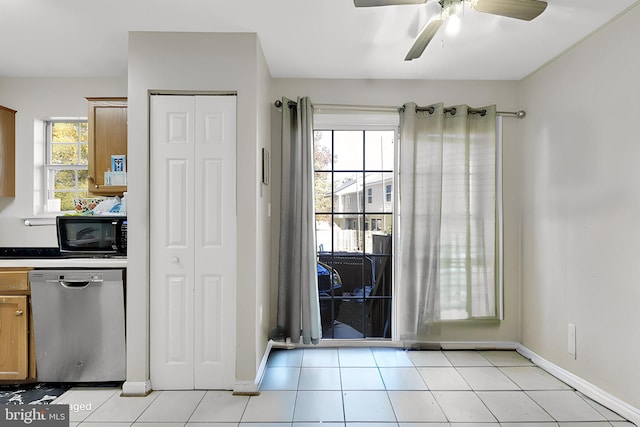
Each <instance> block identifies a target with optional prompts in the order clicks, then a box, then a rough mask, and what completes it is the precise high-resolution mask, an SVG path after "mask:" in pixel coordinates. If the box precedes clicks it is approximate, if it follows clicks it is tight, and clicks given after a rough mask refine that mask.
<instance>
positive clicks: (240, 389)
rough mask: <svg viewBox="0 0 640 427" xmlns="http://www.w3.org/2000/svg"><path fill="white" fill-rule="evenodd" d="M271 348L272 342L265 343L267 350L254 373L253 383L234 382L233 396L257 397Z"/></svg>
mask: <svg viewBox="0 0 640 427" xmlns="http://www.w3.org/2000/svg"><path fill="white" fill-rule="evenodd" d="M272 348H273V341H271V340H270V341H269V342H267V348H266V349H265V351H264V354H263V355H262V360H261V361H260V366H258V371H257V372H256V378H255V380H253V381H236V383H235V384H234V386H233V394H234V395H236V396H257V395H259V394H260V382H262V376H263V375H264V371H265V369H267V360H268V359H269V354H271V349H272Z"/></svg>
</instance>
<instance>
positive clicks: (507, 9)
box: [471, 0, 547, 21]
mask: <svg viewBox="0 0 640 427" xmlns="http://www.w3.org/2000/svg"><path fill="white" fill-rule="evenodd" d="M471 3H472V5H473V7H474V9H475V10H477V11H478V12H484V13H490V14H492V15H500V16H506V17H508V18H516V19H522V20H524V21H531V20H532V19H533V18H536V17H537V16H538V15H540V14H541V13H542V12H544V10H545V9H546V8H547V2H546V1H540V0H477V1H472V2H471Z"/></svg>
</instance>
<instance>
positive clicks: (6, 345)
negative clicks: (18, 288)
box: [0, 295, 29, 380]
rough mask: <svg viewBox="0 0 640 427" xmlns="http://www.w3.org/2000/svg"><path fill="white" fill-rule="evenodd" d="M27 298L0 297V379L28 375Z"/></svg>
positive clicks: (12, 378) (20, 377)
mask: <svg viewBox="0 0 640 427" xmlns="http://www.w3.org/2000/svg"><path fill="white" fill-rule="evenodd" d="M27 298H28V297H27V296H26V295H23V296H0V379H3V380H10V379H11V380H24V379H27V376H28V375H29V329H28V327H29V322H28V319H29V314H28V313H29V311H28V301H27Z"/></svg>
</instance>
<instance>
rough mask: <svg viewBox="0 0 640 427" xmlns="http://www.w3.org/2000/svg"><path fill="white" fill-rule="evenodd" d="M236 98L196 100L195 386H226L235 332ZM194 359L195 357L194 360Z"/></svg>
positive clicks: (230, 375) (231, 367)
mask: <svg viewBox="0 0 640 427" xmlns="http://www.w3.org/2000/svg"><path fill="white" fill-rule="evenodd" d="M235 101H236V98H235V96H197V97H196V138H195V140H196V143H195V158H196V159H198V167H197V170H196V182H195V187H196V194H199V195H201V196H200V197H197V198H196V201H195V212H197V214H196V236H197V237H196V240H197V241H196V252H195V258H196V264H195V271H196V277H198V279H199V282H198V283H197V284H196V294H195V295H196V300H197V301H202V302H203V304H204V305H203V307H202V309H201V310H196V319H195V328H196V329H195V336H196V340H195V345H196V361H195V363H196V365H195V367H196V375H195V378H196V388H210V389H220V388H223V389H224V388H226V389H229V388H232V387H233V385H234V383H235V356H236V355H235V347H236V339H235V331H236V324H235V319H236V313H235V307H236V295H235V283H236V266H237V262H236V227H237V226H236V102H235ZM199 357H200V358H199Z"/></svg>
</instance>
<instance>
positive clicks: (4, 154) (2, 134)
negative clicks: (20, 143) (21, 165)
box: [0, 105, 16, 197]
mask: <svg viewBox="0 0 640 427" xmlns="http://www.w3.org/2000/svg"><path fill="white" fill-rule="evenodd" d="M15 196H16V112H15V111H14V110H12V109H10V108H7V107H3V106H1V105H0V197H15Z"/></svg>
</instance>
